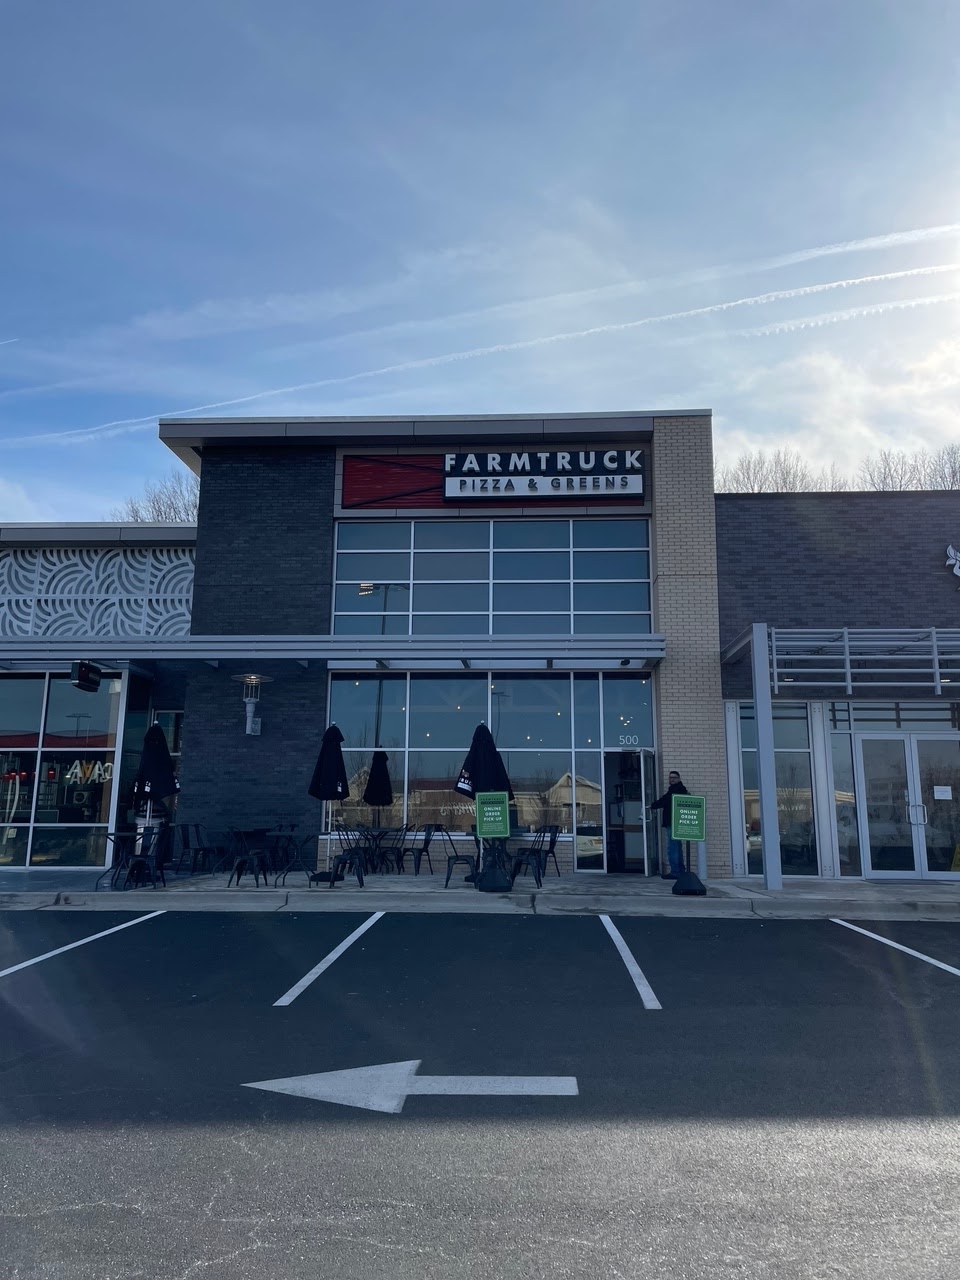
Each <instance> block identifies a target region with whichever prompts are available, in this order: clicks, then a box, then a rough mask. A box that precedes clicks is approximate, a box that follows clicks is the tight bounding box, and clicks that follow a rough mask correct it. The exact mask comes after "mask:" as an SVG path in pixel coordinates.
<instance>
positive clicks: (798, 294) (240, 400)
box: [2, 262, 960, 445]
mask: <svg viewBox="0 0 960 1280" xmlns="http://www.w3.org/2000/svg"><path fill="white" fill-rule="evenodd" d="M958 270H960V263H956V262H948V263H944V264H942V265H939V266H930V267H911V268H910V269H908V270H905V271H888V272H886V273H884V274H883V275H873V276H858V277H855V278H852V279H848V280H830V281H827V282H825V283H823V284H809V285H802V286H799V287H798V288H795V289H777V290H775V291H774V292H772V293H760V294H755V295H753V296H752V297H748V298H735V299H733V300H732V301H730V302H715V303H712V304H711V305H710V306H706V307H693V308H692V309H690V310H687V311H670V312H666V313H664V314H662V315H657V316H644V317H643V318H642V319H639V320H625V321H621V322H619V323H616V324H601V325H594V326H592V327H591V328H589V329H574V330H568V331H566V332H562V333H552V334H546V335H544V336H543V337H540V338H527V339H524V340H522V341H519V342H498V343H495V344H493V345H492V346H487V347H472V348H469V349H467V350H465V351H449V352H446V353H444V354H443V355H437V356H425V357H423V358H422V359H419V360H405V361H402V362H401V363H400V364H390V365H383V366H381V367H380V368H378V369H363V370H361V371H360V372H358V373H348V374H343V375H341V376H339V377H334V378H318V379H315V380H314V381H312V382H300V383H296V384H294V385H292V386H287V387H272V388H270V389H268V390H266V391H256V392H254V393H253V394H252V395H248V396H237V397H236V398H235V399H232V400H217V401H214V402H212V403H210V404H200V405H193V406H192V407H191V408H189V409H172V410H168V411H166V412H165V413H162V414H159V415H157V414H148V415H146V416H144V417H141V418H120V419H117V420H116V421H114V422H103V423H101V424H100V425H99V426H95V427H80V428H77V429H75V430H71V431H54V432H47V433H45V434H43V435H36V436H19V437H12V438H9V439H6V440H3V441H2V443H4V444H6V445H11V444H27V445H29V444H40V443H46V442H49V441H55V440H57V441H62V442H64V443H77V444H81V443H83V442H84V441H85V440H88V439H91V438H94V437H102V436H114V435H126V434H127V433H128V432H134V431H141V430H144V429H146V427H147V426H148V425H151V424H152V423H154V422H155V421H156V419H157V417H158V416H159V417H161V418H166V417H185V416H187V415H188V414H193V413H205V412H208V411H209V410H213V409H230V408H234V407H235V406H237V405H241V404H251V403H253V402H254V401H257V400H265V399H267V398H269V397H271V396H281V395H296V394H298V393H300V392H303V391H316V390H318V389H320V388H322V387H334V386H343V385H345V384H347V383H351V382H359V381H361V380H363V379H365V378H378V377H384V376H386V375H387V374H392V373H407V372H409V371H411V370H413V369H432V368H437V367H438V366H440V365H447V364H456V363H458V362H459V361H461V360H477V359H480V358H481V357H483V356H490V355H501V354H504V353H507V352H511V351H526V350H530V349H532V348H535V347H545V346H550V345H552V344H554V343H557V342H571V341H573V340H575V339H579V338H589V337H594V336H596V335H598V334H606V333H625V332H628V331H629V330H631V329H640V328H644V327H646V326H648V325H655V324H664V323H666V322H668V321H671V320H686V319H690V318H692V317H695V316H708V315H718V314H720V313H722V312H724V311H731V310H733V309H734V308H737V307H754V306H764V305H766V304H767V303H770V302H784V301H788V300H790V299H794V298H805V297H809V296H811V295H813V294H818V293H827V292H830V291H832V290H835V289H849V288H852V287H854V286H856V285H862V284H877V283H879V282H886V281H890V280H903V279H906V278H908V277H913V276H929V275H939V274H942V273H944V272H948V271H958ZM948 296H949V295H944V296H943V298H942V299H938V300H944V301H946V300H947V298H948ZM911 305H918V306H919V305H924V300H923V299H919V300H917V301H916V302H915V303H911V302H910V301H904V302H902V303H897V302H889V303H877V304H875V305H874V306H873V307H872V308H871V307H866V308H852V309H850V310H849V311H847V312H833V313H830V314H832V315H836V316H837V318H838V320H840V319H844V318H848V319H852V318H854V317H856V316H859V315H871V314H880V313H881V312H882V311H884V310H894V309H897V308H899V307H905V306H911ZM815 320H816V317H812V318H811V321H803V320H797V321H784V322H783V324H784V325H785V326H790V325H792V326H794V327H795V328H802V327H804V326H805V325H807V324H810V325H811V327H812V326H813V321H815ZM821 323H832V321H829V320H821ZM775 332H784V333H786V332H790V329H789V328H781V329H778V328H777V326H776V325H773V326H764V327H763V328H762V329H757V330H745V331H741V334H743V333H747V334H750V335H751V336H752V335H754V334H756V335H758V336H759V335H760V334H761V333H775Z"/></svg>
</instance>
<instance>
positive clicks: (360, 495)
mask: <svg viewBox="0 0 960 1280" xmlns="http://www.w3.org/2000/svg"><path fill="white" fill-rule="evenodd" d="M341 505H342V506H343V508H344V509H345V510H346V509H347V508H348V507H353V508H355V509H357V510H371V509H374V508H376V507H442V506H443V505H444V501H443V454H442V453H427V454H423V455H421V456H417V457H405V458H398V457H397V456H396V454H393V455H392V456H390V457H386V458H373V457H353V458H351V457H345V458H344V460H343V497H342V500H341Z"/></svg>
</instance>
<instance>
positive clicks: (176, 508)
mask: <svg viewBox="0 0 960 1280" xmlns="http://www.w3.org/2000/svg"><path fill="white" fill-rule="evenodd" d="M199 501H200V478H199V476H195V475H194V474H193V472H192V471H181V470H175V471H171V472H169V473H168V474H167V475H165V476H164V477H163V479H162V480H158V481H157V482H156V483H155V484H147V485H145V486H144V489H143V493H142V494H141V495H140V496H139V497H137V498H126V499H125V500H124V502H123V503H122V505H121V506H119V507H114V509H113V511H111V513H110V519H111V520H123V521H127V522H133V523H135V524H144V523H151V524H196V522H197V507H198V504H199Z"/></svg>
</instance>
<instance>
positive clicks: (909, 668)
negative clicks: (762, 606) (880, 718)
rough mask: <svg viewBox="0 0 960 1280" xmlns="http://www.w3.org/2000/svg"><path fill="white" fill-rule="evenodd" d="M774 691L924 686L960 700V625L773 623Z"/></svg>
mask: <svg viewBox="0 0 960 1280" xmlns="http://www.w3.org/2000/svg"><path fill="white" fill-rule="evenodd" d="M769 636H770V676H771V683H772V686H773V691H774V693H788V692H789V691H790V689H791V687H793V688H801V687H802V688H818V689H842V690H843V691H844V692H845V693H846V694H848V695H851V696H852V695H853V694H854V693H863V692H866V691H869V690H871V689H884V688H887V689H918V690H923V691H924V692H927V693H935V694H942V693H950V692H951V685H956V686H957V698H958V700H960V629H956V628H951V629H945V628H938V627H920V628H903V629H896V630H883V629H874V628H860V627H858V628H854V627H837V628H830V629H827V628H824V629H814V628H807V627H802V628H800V627H798V628H785V627H771V628H770V630H769Z"/></svg>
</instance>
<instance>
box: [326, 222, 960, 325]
mask: <svg viewBox="0 0 960 1280" xmlns="http://www.w3.org/2000/svg"><path fill="white" fill-rule="evenodd" d="M951 235H954V236H960V222H948V223H944V224H943V225H941V226H937V227H917V228H915V229H914V230H912V231H891V232H888V233H887V234H886V235H882V236H865V237H863V238H861V239H859V240H841V241H838V242H837V243H836V244H822V245H815V246H813V247H812V248H810V249H797V250H794V251H793V252H791V253H781V254H777V255H776V256H774V257H771V258H756V259H753V260H752V261H746V262H727V263H720V264H719V265H716V266H712V267H700V268H698V269H696V270H693V271H682V272H679V273H676V274H674V275H668V276H650V277H648V278H646V279H641V280H622V281H620V282H619V283H617V284H601V285H594V286H592V287H591V288H589V289H570V290H567V291H565V292H563V293H548V294H542V295H540V296H539V297H535V298H518V299H514V300H513V301H511V302H496V303H493V304H492V305H490V306H488V307H476V308H473V309H470V310H467V311H455V312H452V313H448V314H447V315H442V316H433V317H431V318H429V319H426V320H398V321H395V322H394V323H392V324H386V325H376V326H374V327H373V328H369V329H355V330H352V331H350V332H347V333H338V334H332V335H330V336H329V337H327V338H324V339H321V340H320V341H319V343H310V342H309V341H307V342H306V343H305V344H304V345H306V346H307V347H310V346H316V345H319V346H329V345H333V344H340V343H343V342H350V341H356V340H357V339H359V338H372V337H377V336H381V335H397V334H410V333H423V332H427V331H430V330H434V329H442V328H444V327H446V326H448V325H452V324H460V323H463V322H464V321H469V320H483V319H488V318H489V317H491V316H498V315H509V314H512V313H513V312H515V311H523V310H526V309H528V308H530V307H539V306H546V305H549V304H560V303H576V302H586V301H589V300H591V299H599V300H603V299H608V298H624V297H630V296H631V295H633V294H638V293H644V292H646V291H647V290H648V289H651V288H662V287H671V288H676V287H677V286H682V285H690V284H707V283H709V282H710V281H712V280H724V279H729V278H731V277H733V276H746V275H752V274H755V273H759V272H762V271H775V270H777V269H778V268H779V267H790V266H795V265H797V264H798V263H803V262H814V261H816V260H817V259H818V258H829V257H833V256H835V255H837V254H843V253H866V252H869V251H870V250H873V249H895V248H898V247H900V246H902V245H911V244H921V243H923V242H924V241H927V240H942V239H946V238H948V237H949V236H951Z"/></svg>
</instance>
